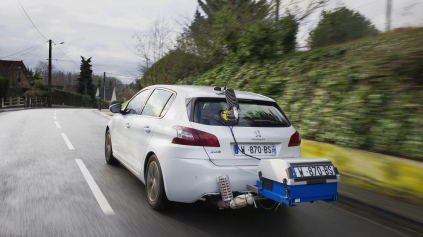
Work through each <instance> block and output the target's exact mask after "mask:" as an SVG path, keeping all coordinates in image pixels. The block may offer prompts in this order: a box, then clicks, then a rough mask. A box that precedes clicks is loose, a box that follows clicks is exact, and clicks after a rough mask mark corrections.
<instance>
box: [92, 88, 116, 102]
mask: <svg viewBox="0 0 423 237" xmlns="http://www.w3.org/2000/svg"><path fill="white" fill-rule="evenodd" d="M104 91H105V92H106V94H105V95H106V96H105V97H104V96H103V94H104ZM116 93H117V91H116V87H112V86H106V87H101V88H100V90H99V88H97V91H96V93H95V96H96V97H97V96H100V98H101V99H102V100H105V101H109V102H112V101H116Z"/></svg>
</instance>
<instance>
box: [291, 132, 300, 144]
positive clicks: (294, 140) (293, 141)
mask: <svg viewBox="0 0 423 237" xmlns="http://www.w3.org/2000/svg"><path fill="white" fill-rule="evenodd" d="M300 144H301V139H300V134H299V133H298V132H297V131H296V132H295V133H294V134H292V136H291V139H290V140H289V144H288V147H290V146H299V145H300Z"/></svg>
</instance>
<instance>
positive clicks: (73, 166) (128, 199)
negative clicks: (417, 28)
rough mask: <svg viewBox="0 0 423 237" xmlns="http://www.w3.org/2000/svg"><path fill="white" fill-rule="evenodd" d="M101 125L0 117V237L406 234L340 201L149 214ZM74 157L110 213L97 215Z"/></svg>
mask: <svg viewBox="0 0 423 237" xmlns="http://www.w3.org/2000/svg"><path fill="white" fill-rule="evenodd" d="M55 113H56V118H55V117H54V114H55ZM108 120H109V119H108V118H105V117H103V116H101V115H99V114H97V113H95V112H94V110H88V109H33V110H24V111H16V112H5V113H0V151H1V152H0V236H337V237H338V236H406V234H405V233H406V232H402V231H401V230H398V229H397V228H392V225H390V224H389V223H384V222H383V221H382V222H381V221H379V220H376V219H374V218H372V217H371V216H366V215H364V214H360V213H359V212H356V211H354V210H350V209H349V208H347V207H343V206H342V204H339V203H337V204H335V205H334V206H333V207H332V208H331V209H330V210H324V209H327V208H329V207H330V206H329V205H327V204H323V203H322V204H320V205H321V207H319V206H318V205H317V204H316V203H313V204H301V205H300V206H299V207H295V208H290V207H282V208H279V209H278V210H277V211H276V212H275V211H273V210H272V211H268V210H264V209H255V208H253V207H247V208H244V209H240V210H223V211H217V210H209V209H207V208H205V207H204V206H203V205H201V204H188V205H181V204H179V205H175V206H174V207H172V208H171V209H170V210H167V211H165V212H156V211H154V210H152V209H151V208H150V207H149V205H148V202H147V200H146V195H145V191H144V185H143V184H142V183H141V181H139V180H138V179H137V178H135V176H133V175H132V174H131V173H130V172H129V171H128V170H127V169H126V168H124V167H123V166H117V167H113V166H109V165H107V164H106V163H105V160H104V133H105V127H106V124H107V122H108ZM56 122H57V123H58V124H56ZM57 125H59V126H60V128H59V127H58V126H57ZM62 133H64V134H65V135H66V137H67V138H68V139H69V141H70V143H71V144H72V146H73V148H74V150H70V149H69V147H68V144H67V143H66V142H65V140H64V138H63V135H62ZM77 159H80V160H81V161H82V162H83V164H84V165H85V167H86V168H87V169H88V171H89V173H90V174H91V176H92V177H93V179H94V181H95V183H96V184H97V185H98V187H99V189H100V190H101V192H102V193H103V194H104V197H105V199H106V200H107V202H108V204H109V205H110V207H111V208H112V209H113V213H114V214H113V215H106V214H105V213H104V212H103V210H102V208H101V206H100V205H99V202H98V201H97V199H96V197H95V196H94V193H93V191H92V190H91V188H90V186H89V184H88V183H87V180H86V179H85V177H84V175H83V173H82V172H81V169H80V167H79V166H78V164H77V162H76V160H77ZM188 185H189V184H188ZM323 208H324V209H323Z"/></svg>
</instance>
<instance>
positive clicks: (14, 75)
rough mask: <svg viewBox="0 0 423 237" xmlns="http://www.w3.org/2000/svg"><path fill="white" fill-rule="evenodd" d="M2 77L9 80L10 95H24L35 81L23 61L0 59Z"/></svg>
mask: <svg viewBox="0 0 423 237" xmlns="http://www.w3.org/2000/svg"><path fill="white" fill-rule="evenodd" d="M0 77H4V78H6V79H8V80H9V89H8V91H7V94H8V96H11V97H16V96H22V95H23V93H24V92H25V91H27V90H29V89H30V88H31V85H32V84H33V83H34V80H33V78H32V75H31V73H30V72H29V71H28V69H27V68H26V67H25V64H24V63H23V61H9V60H0Z"/></svg>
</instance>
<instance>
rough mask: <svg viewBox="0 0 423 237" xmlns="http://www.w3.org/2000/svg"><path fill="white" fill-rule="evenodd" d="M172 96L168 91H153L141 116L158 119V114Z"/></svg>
mask: <svg viewBox="0 0 423 237" xmlns="http://www.w3.org/2000/svg"><path fill="white" fill-rule="evenodd" d="M172 95H173V93H172V92H170V91H165V90H155V91H154V92H153V94H151V96H150V98H149V99H148V101H147V104H146V105H145V107H144V110H143V111H142V113H141V115H146V116H151V117H160V114H161V113H162V111H163V109H164V107H165V105H166V103H167V102H168V101H169V98H170V97H171V96H172Z"/></svg>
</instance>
